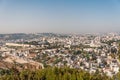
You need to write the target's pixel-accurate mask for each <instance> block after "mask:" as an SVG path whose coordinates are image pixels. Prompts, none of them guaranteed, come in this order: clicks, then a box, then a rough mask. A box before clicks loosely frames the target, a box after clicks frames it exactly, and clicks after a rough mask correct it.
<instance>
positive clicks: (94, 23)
mask: <svg viewBox="0 0 120 80" xmlns="http://www.w3.org/2000/svg"><path fill="white" fill-rule="evenodd" d="M119 14H120V1H119V0H0V33H34V32H35V33H36V32H54V33H86V32H118V31H119V30H120V26H119V25H120V23H119V22H120V15H119Z"/></svg>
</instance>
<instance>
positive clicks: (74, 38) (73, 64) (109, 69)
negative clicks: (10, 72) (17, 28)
mask: <svg viewBox="0 0 120 80" xmlns="http://www.w3.org/2000/svg"><path fill="white" fill-rule="evenodd" d="M35 35H37V37H36V38H32V39H27V40H24V38H22V39H17V40H11V41H10V40H9V41H8V42H7V41H6V42H5V43H4V44H2V45H1V46H0V56H1V57H0V58H1V60H2V61H3V62H7V63H18V64H22V65H23V66H24V65H25V64H29V65H32V66H35V68H36V69H44V68H45V67H47V66H52V67H54V66H56V67H64V66H68V67H70V68H77V69H83V70H85V71H88V72H90V73H95V72H99V73H101V74H102V73H106V75H108V76H113V75H115V74H117V73H118V72H119V69H120V53H119V49H120V45H119V44H120V35H119V34H116V33H109V34H83V35H77V34H69V35H63V34H54V35H53V34H49V35H48V34H47V35H42V36H41V35H40V34H35ZM39 35H40V36H39ZM3 42H4V41H3ZM25 68H26V67H25Z"/></svg>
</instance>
